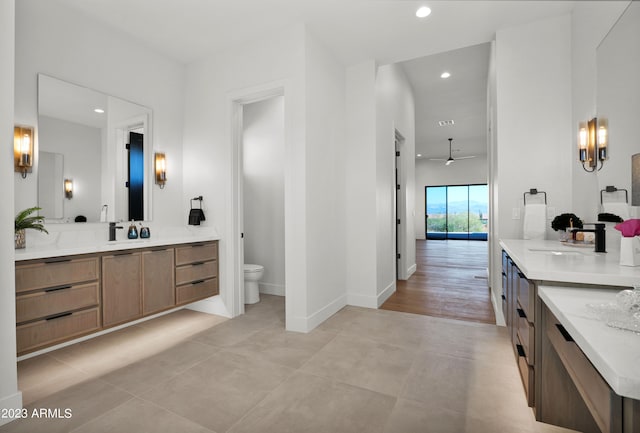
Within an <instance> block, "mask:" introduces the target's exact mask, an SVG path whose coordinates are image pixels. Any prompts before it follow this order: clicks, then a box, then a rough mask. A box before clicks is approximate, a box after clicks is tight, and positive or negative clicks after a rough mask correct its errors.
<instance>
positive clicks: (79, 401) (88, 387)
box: [0, 380, 132, 433]
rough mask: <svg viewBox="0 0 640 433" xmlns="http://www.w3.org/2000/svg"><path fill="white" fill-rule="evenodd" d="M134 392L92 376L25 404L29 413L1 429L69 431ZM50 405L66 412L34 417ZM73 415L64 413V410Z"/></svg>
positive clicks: (30, 432) (36, 432) (11, 431)
mask: <svg viewBox="0 0 640 433" xmlns="http://www.w3.org/2000/svg"><path fill="white" fill-rule="evenodd" d="M131 398H132V397H131V394H129V393H127V392H124V391H122V390H120V389H117V388H116V387H114V386H112V385H109V384H108V383H106V382H104V381H102V380H91V381H89V382H84V383H81V384H78V385H75V386H72V387H70V388H67V389H65V390H64V391H60V392H58V393H56V394H53V395H50V396H49V397H46V398H44V399H42V400H40V401H38V402H36V403H33V404H31V405H29V406H27V407H26V409H27V413H28V414H29V415H30V416H29V417H28V418H26V419H20V420H16V421H13V422H11V423H9V424H7V425H4V426H2V427H0V432H2V433H40V432H42V433H66V432H70V431H71V430H73V429H74V428H76V427H79V426H81V425H83V424H85V423H87V422H89V421H91V420H92V419H94V418H96V417H98V416H100V415H103V414H105V413H106V412H108V411H109V410H111V409H113V408H114V407H116V406H119V405H121V404H123V403H125V402H126V401H128V400H130V399H131ZM41 409H45V410H47V409H50V410H52V411H55V409H58V410H59V413H61V414H63V416H62V417H60V418H47V417H43V418H40V417H33V416H31V415H32V414H33V413H34V412H33V411H34V410H35V411H36V413H40V412H39V411H40V410H41ZM66 410H69V411H70V413H69V414H70V416H69V417H65V411H66Z"/></svg>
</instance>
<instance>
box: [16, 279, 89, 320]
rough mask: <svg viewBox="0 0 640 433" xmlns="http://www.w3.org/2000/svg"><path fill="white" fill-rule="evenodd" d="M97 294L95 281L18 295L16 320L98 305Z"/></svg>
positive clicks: (32, 318) (38, 317)
mask: <svg viewBox="0 0 640 433" xmlns="http://www.w3.org/2000/svg"><path fill="white" fill-rule="evenodd" d="M99 296H100V295H99V286H98V283H97V282H95V283H89V284H81V285H77V286H62V287H60V288H55V289H47V290H44V291H40V292H36V293H29V294H26V295H22V296H18V297H17V298H16V321H17V322H18V323H22V322H27V321H29V320H35V319H41V318H46V317H49V316H54V315H56V314H59V313H65V312H68V311H74V310H80V309H82V308H87V307H93V306H96V305H98V300H99Z"/></svg>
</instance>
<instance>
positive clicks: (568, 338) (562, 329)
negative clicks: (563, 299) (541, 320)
mask: <svg viewBox="0 0 640 433" xmlns="http://www.w3.org/2000/svg"><path fill="white" fill-rule="evenodd" d="M556 328H558V331H560V334H562V336H563V337H564V340H565V341H566V342H567V343H572V342H573V341H574V339H573V338H572V337H571V334H569V332H567V330H566V329H565V327H564V326H562V325H561V324H559V323H556Z"/></svg>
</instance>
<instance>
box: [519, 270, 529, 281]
mask: <svg viewBox="0 0 640 433" xmlns="http://www.w3.org/2000/svg"><path fill="white" fill-rule="evenodd" d="M518 276H519V277H520V278H525V279H526V278H527V276H526V275H525V274H523V273H522V272H520V271H518Z"/></svg>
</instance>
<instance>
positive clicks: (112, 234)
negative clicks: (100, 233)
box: [109, 223, 124, 241]
mask: <svg viewBox="0 0 640 433" xmlns="http://www.w3.org/2000/svg"><path fill="white" fill-rule="evenodd" d="M122 228H124V227H122V226H117V225H116V223H109V240H110V241H115V240H116V229H122Z"/></svg>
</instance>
